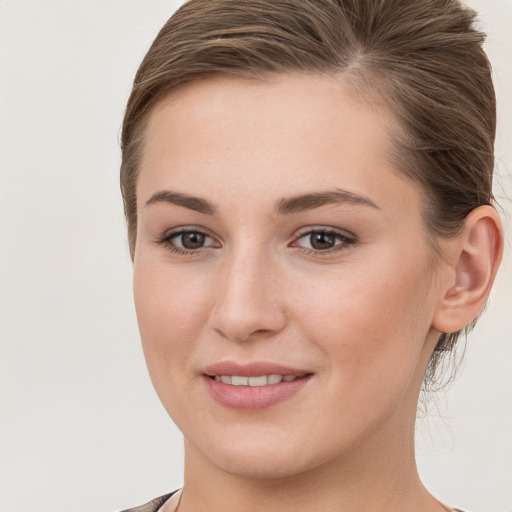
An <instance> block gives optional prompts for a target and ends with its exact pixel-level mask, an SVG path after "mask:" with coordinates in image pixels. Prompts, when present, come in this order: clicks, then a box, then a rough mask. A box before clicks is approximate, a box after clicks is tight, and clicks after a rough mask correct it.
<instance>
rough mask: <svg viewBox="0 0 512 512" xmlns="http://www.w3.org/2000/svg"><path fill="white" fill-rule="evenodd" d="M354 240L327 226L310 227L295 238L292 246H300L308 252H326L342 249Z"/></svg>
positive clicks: (354, 241) (353, 242)
mask: <svg viewBox="0 0 512 512" xmlns="http://www.w3.org/2000/svg"><path fill="white" fill-rule="evenodd" d="M355 243H356V240H355V238H354V237H351V236H349V235H347V234H345V233H343V232H340V231H336V230H333V229H327V228H317V229H310V230H308V231H307V232H305V233H303V234H302V235H301V236H299V237H298V238H297V240H296V241H295V242H294V243H293V244H292V247H302V248H303V249H305V250H306V252H309V253H326V252H333V251H339V250H344V249H347V248H348V247H350V246H351V245H353V244H355Z"/></svg>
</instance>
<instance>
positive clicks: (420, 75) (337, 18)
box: [121, 0, 496, 384]
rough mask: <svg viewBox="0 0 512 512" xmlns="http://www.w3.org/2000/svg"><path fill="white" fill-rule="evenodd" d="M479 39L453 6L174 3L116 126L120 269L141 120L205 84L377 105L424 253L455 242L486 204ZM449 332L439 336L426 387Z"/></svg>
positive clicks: (486, 113) (486, 117)
mask: <svg viewBox="0 0 512 512" xmlns="http://www.w3.org/2000/svg"><path fill="white" fill-rule="evenodd" d="M484 38H485V36H484V34H483V33H481V32H480V31H478V30H477V28H476V27H475V13H474V11H472V10H470V9H468V8H466V7H464V6H463V5H462V4H461V3H460V2H459V1H457V0H300V1H298V0H250V1H244V0H190V1H189V2H187V3H185V4H184V5H183V6H182V7H181V8H180V9H178V11H177V12H176V13H175V14H174V15H173V16H172V17H171V18H170V19H169V20H168V22H167V23H166V24H165V25H164V27H163V28H162V29H161V31H160V32H159V34H158V36H157V37H156V39H155V41H154V42H153V44H152V46H151V47H150V49H149V51H148V53H147V55H146V56H145V58H144V60H143V62H142V64H141V66H140V68H139V70H138V72H137V74H136V77H135V80H134V84H133V89H132V92H131V95H130V98H129V100H128V104H127V108H126V113H125V117H124V122H123V129H122V143H121V145H122V164H121V190H122V194H123V201H124V209H125V215H126V219H127V224H128V238H129V245H130V253H131V255H132V258H133V256H134V249H135V243H136V229H137V198H136V182H137V176H138V169H139V164H140V160H141V155H142V151H143V143H144V128H145V124H146V121H147V119H148V114H149V113H150V112H151V110H152V109H153V108H154V107H155V105H156V104H157V103H158V102H160V101H161V100H163V99H164V98H166V97H167V96H168V95H169V94H170V93H172V92H175V91H177V90H178V89H179V88H181V87H184V86H185V85H186V84H188V83H190V82H194V81H197V80H200V79H202V78H204V77H207V76H210V75H213V74H230V75H234V76H237V77H242V78H248V79H256V80H258V79H266V78H269V77H272V75H274V76H275V75H277V74H283V73H289V72H299V73H322V74H325V73H328V74H336V75H340V76H343V79H345V80H346V81H347V83H349V84H350V86H351V88H352V90H354V91H355V92H356V93H361V94H362V95H365V96H373V97H376V98H378V99H379V101H380V102H383V103H384V104H385V105H386V106H387V107H388V109H389V111H390V112H391V113H392V114H393V115H394V116H395V119H396V120H397V125H398V128H397V129H396V133H394V134H392V135H393V142H394V147H393V155H392V158H393V160H394V164H395V166H396V168H397V170H398V171H399V172H400V173H402V174H403V175H405V176H407V177H408V178H410V179H412V180H413V181H414V182H416V183H418V184H419V185H420V188H421V190H422V191H423V194H424V205H423V206H424V221H425V225H426V228H427V233H429V234H430V238H431V240H432V242H433V245H434V246H435V240H436V238H439V237H441V238H447V237H452V236H455V235H457V234H458V233H459V232H460V230H461V229H462V228H463V226H464V221H465V218H466V216H467V215H468V214H469V213H470V212H471V210H473V209H474V208H476V207H478V206H480V205H488V204H492V202H493V196H492V174H493V169H494V139H495V127H496V99H495V93H494V88H493V84H492V79H491V67H490V63H489V60H488V59H487V56H486V55H485V53H484V51H483V49H482V44H483V41H484ZM473 324H474V322H473ZM473 324H472V325H470V326H468V327H466V329H465V331H468V330H469V329H470V328H471V327H472V326H473ZM461 333H462V331H457V332H455V333H444V334H442V335H441V336H440V338H439V342H438V345H437V348H436V350H435V352H434V355H433V357H432V360H431V362H430V365H429V369H428V370H427V375H426V383H427V384H428V383H429V382H430V381H433V377H434V371H435V369H436V367H437V365H438V363H439V361H440V358H441V356H442V355H443V353H445V352H447V351H450V350H451V349H452V348H453V346H454V344H455V342H456V341H457V339H458V337H459V336H460V335H461Z"/></svg>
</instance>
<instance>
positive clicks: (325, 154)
mask: <svg viewBox="0 0 512 512" xmlns="http://www.w3.org/2000/svg"><path fill="white" fill-rule="evenodd" d="M392 125H393V119H392V116H390V115H388V112H387V111H386V110H385V109H384V108H383V107H382V106H381V105H376V104H371V105H370V104H368V103H365V102H363V101H361V100H360V99H358V98H356V97H355V96H354V95H353V94H351V92H350V91H349V88H348V86H347V84H346V83H345V82H344V80H343V78H339V77H334V76H321V75H303V74H302V75H299V74H297V75H283V76H277V77H274V78H272V80H269V81H265V82H262V81H256V80H244V79H238V78H231V77H226V76H218V77H214V78H208V79H205V80H202V81H199V82H196V83H193V84H190V85H188V86H186V87H184V88H182V89H181V90H179V91H178V92H176V93H173V94H172V95H170V96H169V97H168V98H167V99H166V100H165V101H163V102H161V103H160V104H159V105H157V106H156V107H155V108H154V109H153V111H152V113H151V115H150V117H149V119H148V124H147V127H146V132H145V146H144V152H143V158H142V165H141V172H140V178H139V183H138V190H137V193H138V195H139V197H140V199H141V200H142V201H141V202H143V201H144V200H145V198H146V199H147V198H148V197H149V195H151V194H152V193H154V192H155V191H156V190H158V189H164V188H172V189H176V188H178V189H181V188H185V189H188V188H189V187H190V186H196V187H197V186H199V185H201V190H202V191H203V193H208V194H213V195H217V196H218V198H219V200H221V201H222V200H223V198H229V199H230V201H233V200H234V198H237V197H239V198H241V199H242V198H244V199H243V200H245V198H246V197H251V200H252V201H254V200H255V198H256V197H258V196H257V193H258V192H261V194H263V195H264V196H265V197H266V198H268V200H269V201H270V200H271V199H272V197H271V196H272V193H273V192H274V191H275V195H276V197H277V195H279V196H283V195H293V194H298V193H303V192H304V191H311V190H318V189H326V188H332V187H342V188H344V189H348V190H351V191H353V192H355V193H362V194H364V195H366V196H371V195H374V194H375V195H376V196H381V195H382V194H383V193H385V191H386V190H387V188H389V187H383V185H394V184H399V185H400V186H401V187H402V186H403V185H407V186H409V187H410V188H411V184H410V183H404V182H403V179H402V178H401V177H400V176H399V174H398V173H397V172H396V170H395V169H394V168H393V166H392V165H391V163H390V158H389V152H390V150H391V146H390V140H391V138H390V131H391V127H392ZM220 182H224V186H223V188H222V189H221V188H220V187H218V186H217V184H219V183H220ZM400 182H401V183H400ZM391 188H393V187H391ZM395 188H396V187H395ZM412 189H415V187H412ZM187 191H188V190H187ZM409 192H411V191H409ZM412 192H413V193H417V191H416V190H413V191H412ZM249 193H250V194H249ZM245 194H249V196H246V195H245ZM274 199H275V198H274ZM395 199H396V198H395Z"/></svg>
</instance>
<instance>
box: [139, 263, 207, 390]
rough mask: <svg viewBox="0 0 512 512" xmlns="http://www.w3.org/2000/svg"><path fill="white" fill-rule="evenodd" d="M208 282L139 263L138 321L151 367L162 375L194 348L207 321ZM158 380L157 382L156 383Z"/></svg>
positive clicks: (175, 271)
mask: <svg viewBox="0 0 512 512" xmlns="http://www.w3.org/2000/svg"><path fill="white" fill-rule="evenodd" d="M208 296H209V294H208V287H207V283H204V281H203V284H201V282H198V280H197V279H194V278H193V276H190V275H189V274H188V273H187V272H184V271H183V272H180V270H179V269H178V270H173V271H172V272H171V271H170V269H169V268H168V267H167V268H166V267H165V266H162V265H158V264H156V263H150V262H148V263H147V264H145V263H144V262H140V263H139V262H136V264H135V268H134V298H135V309H136V312H137V320H138V323H139V329H140V334H141V339H142V345H143V348H144V354H145V357H146V361H147V365H148V369H149V371H150V374H151V377H152V378H153V379H154V380H155V378H156V377H158V375H159V374H161V373H163V374H165V375H166V377H165V378H166V379H169V378H171V377H172V376H173V375H174V372H169V371H168V370H170V369H172V368H173V367H175V366H179V365H180V364H182V363H183V361H184V360H185V359H187V357H188V355H189V354H191V353H192V352H193V350H194V346H195V344H196V342H197V339H198V338H199V334H200V330H201V329H202V328H203V326H204V325H205V322H206V320H207V312H208V309H209V306H208ZM156 385H157V382H155V386H156Z"/></svg>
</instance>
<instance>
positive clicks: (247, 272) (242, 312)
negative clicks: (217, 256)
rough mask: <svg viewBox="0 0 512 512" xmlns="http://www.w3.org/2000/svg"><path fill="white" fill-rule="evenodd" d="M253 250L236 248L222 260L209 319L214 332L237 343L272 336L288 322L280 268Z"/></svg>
mask: <svg viewBox="0 0 512 512" xmlns="http://www.w3.org/2000/svg"><path fill="white" fill-rule="evenodd" d="M252 249H253V250H252V251H251V250H246V251H243V250H239V251H236V252H235V251H233V253H232V254H231V255H230V256H229V257H226V260H225V261H224V262H223V263H222V268H220V269H219V273H218V276H217V287H216V288H217V290H218V293H217V294H216V298H215V303H214V306H213V308H212V310H211V313H210V319H209V320H210V321H209V324H210V327H211V328H212V329H213V330H214V331H216V332H217V333H218V334H220V335H221V336H223V337H225V338H228V339H230V340H232V341H237V342H241V341H247V340H251V339H256V338H268V337H271V336H273V335H275V334H277V333H279V332H280V331H282V330H283V329H284V327H285V326H286V323H287V315H286V311H285V308H284V303H283V296H284V294H283V287H282V283H280V281H279V269H278V268H276V267H277V265H275V263H273V262H272V260H271V258H270V257H268V256H266V255H265V254H262V252H259V253H257V254H256V253H255V251H254V246H253V248H252Z"/></svg>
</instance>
